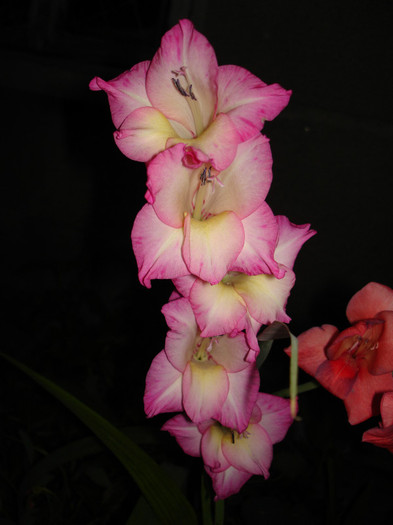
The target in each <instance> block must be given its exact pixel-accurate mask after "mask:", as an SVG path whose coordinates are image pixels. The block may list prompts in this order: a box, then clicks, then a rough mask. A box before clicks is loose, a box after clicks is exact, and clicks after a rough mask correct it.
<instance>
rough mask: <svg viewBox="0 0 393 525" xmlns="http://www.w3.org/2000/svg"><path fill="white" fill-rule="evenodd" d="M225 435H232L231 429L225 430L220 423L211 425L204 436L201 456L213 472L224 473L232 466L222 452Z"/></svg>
mask: <svg viewBox="0 0 393 525" xmlns="http://www.w3.org/2000/svg"><path fill="white" fill-rule="evenodd" d="M224 433H228V434H230V431H229V429H225V428H223V427H222V426H221V425H220V424H219V423H214V424H212V425H210V426H209V427H208V428H207V429H206V430H205V432H204V433H203V436H202V441H201V454H202V458H203V462H204V464H205V465H207V466H208V467H210V469H211V470H212V471H213V472H222V471H223V470H225V469H227V468H228V467H229V466H230V463H229V462H228V460H227V459H226V458H225V456H224V455H223V453H222V450H221V443H222V439H223V436H224Z"/></svg>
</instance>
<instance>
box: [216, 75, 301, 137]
mask: <svg viewBox="0 0 393 525" xmlns="http://www.w3.org/2000/svg"><path fill="white" fill-rule="evenodd" d="M217 87H218V92H217V99H218V105H217V113H226V114H227V115H229V116H230V117H231V119H232V120H233V122H234V123H235V125H236V128H237V129H238V130H239V132H240V134H241V137H242V140H243V141H244V140H247V139H248V138H250V137H251V136H252V135H253V134H255V131H260V130H261V129H262V127H263V123H264V121H265V120H273V119H274V118H275V117H276V116H277V115H278V114H279V113H280V112H281V111H282V110H283V109H284V108H285V106H286V105H287V104H288V102H289V97H290V96H291V91H286V90H285V89H283V88H282V87H281V86H279V85H278V84H272V85H270V86H267V85H266V84H265V83H264V82H262V81H261V80H260V79H259V78H257V77H256V76H254V75H253V74H252V73H250V72H249V71H247V70H246V69H243V68H242V67H239V66H220V67H219V68H218V77H217Z"/></svg>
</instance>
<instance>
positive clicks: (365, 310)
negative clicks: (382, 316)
mask: <svg viewBox="0 0 393 525" xmlns="http://www.w3.org/2000/svg"><path fill="white" fill-rule="evenodd" d="M383 310H393V290H392V289H391V288H389V287H388V286H385V285H383V284H379V283H373V282H371V283H368V284H366V286H364V287H363V288H362V289H361V290H359V291H358V292H357V293H355V295H354V296H353V297H352V299H351V300H350V301H349V303H348V306H347V311H346V314H347V317H348V320H349V322H350V323H354V322H356V321H359V320H361V319H371V318H373V317H375V316H376V315H377V313H378V312H382V311H383Z"/></svg>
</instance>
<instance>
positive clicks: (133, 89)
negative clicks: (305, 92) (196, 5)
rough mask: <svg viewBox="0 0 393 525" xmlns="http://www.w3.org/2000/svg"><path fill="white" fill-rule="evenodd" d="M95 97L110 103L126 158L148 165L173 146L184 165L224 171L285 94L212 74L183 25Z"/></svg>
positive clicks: (246, 75) (234, 72) (211, 58)
mask: <svg viewBox="0 0 393 525" xmlns="http://www.w3.org/2000/svg"><path fill="white" fill-rule="evenodd" d="M90 88H91V89H93V90H104V91H105V92H106V93H107V95H108V98H109V104H110V108H111V113H112V119H113V122H114V124H115V126H116V128H117V129H118V131H116V132H115V140H116V143H117V145H118V147H119V148H120V150H121V151H122V152H123V153H124V154H125V155H126V156H127V157H129V158H131V159H133V160H138V161H142V162H148V161H149V160H150V159H151V158H152V157H153V156H155V155H156V154H157V153H159V152H160V151H162V150H164V149H166V148H169V147H171V146H173V145H174V144H177V143H183V144H186V145H187V146H188V151H187V153H186V154H185V155H184V158H183V162H184V163H185V164H186V165H192V166H195V165H201V163H204V162H209V163H210V164H211V165H212V166H213V167H214V168H216V169H218V170H222V169H224V168H226V167H227V166H229V164H230V163H231V162H232V160H233V158H234V156H235V154H236V148H237V145H238V144H239V143H240V142H243V141H244V140H247V139H248V138H250V137H252V136H253V135H255V133H257V132H258V131H260V130H261V129H262V126H263V122H264V121H265V120H271V119H273V118H274V117H275V116H276V115H278V113H279V112H280V111H281V110H282V109H283V108H284V107H285V106H286V105H287V103H288V100H289V97H290V94H291V93H290V92H289V91H286V90H284V89H283V88H281V87H280V86H279V85H278V84H272V85H270V86H268V85H266V84H265V83H264V82H262V81H261V80H259V79H258V78H257V77H255V76H254V75H252V74H251V73H250V72H248V71H247V70H245V69H243V68H241V67H238V66H220V67H219V66H218V64H217V59H216V56H215V53H214V49H213V48H212V46H211V45H210V43H209V42H208V41H207V39H206V38H205V37H204V36H203V35H202V34H201V33H199V32H198V31H196V30H195V29H194V26H193V24H192V23H191V22H190V21H189V20H180V22H179V23H178V24H177V25H176V26H174V27H173V28H172V29H171V30H170V31H168V32H167V33H166V34H165V35H164V36H163V38H162V40H161V46H160V48H159V50H158V51H157V53H156V54H155V55H154V57H153V59H152V61H151V62H148V61H145V62H141V63H139V64H137V65H136V66H134V67H133V68H132V69H131V70H130V71H126V72H124V73H123V74H121V75H120V76H118V77H117V78H115V79H113V80H111V81H109V82H106V81H104V80H102V79H101V78H98V77H95V78H94V79H93V80H92V81H91V82H90Z"/></svg>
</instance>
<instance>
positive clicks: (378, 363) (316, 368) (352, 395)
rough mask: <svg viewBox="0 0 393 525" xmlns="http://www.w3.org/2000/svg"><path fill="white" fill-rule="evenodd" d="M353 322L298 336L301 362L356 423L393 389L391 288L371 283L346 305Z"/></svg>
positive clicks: (348, 316)
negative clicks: (344, 325) (337, 398)
mask: <svg viewBox="0 0 393 525" xmlns="http://www.w3.org/2000/svg"><path fill="white" fill-rule="evenodd" d="M346 314H347V318H348V320H349V322H350V323H352V325H351V326H350V327H349V328H347V329H345V330H343V331H342V332H339V331H338V330H337V328H336V327H335V326H332V325H323V326H322V327H321V328H319V327H314V328H311V329H310V330H307V331H306V332H304V333H303V334H301V335H300V336H299V338H298V343H299V366H300V367H301V368H303V370H305V371H306V372H307V373H308V374H311V375H312V376H314V377H315V378H316V379H317V380H318V381H319V382H320V383H321V385H322V386H323V387H325V388H326V389H327V390H329V391H330V392H331V393H332V394H334V395H336V396H337V397H339V398H340V399H343V400H344V403H345V407H346V409H347V412H348V419H349V422H350V423H351V424H352V425H354V424H357V423H360V422H361V421H364V420H365V419H368V418H369V417H371V416H373V415H377V414H378V413H379V402H380V399H381V396H382V394H383V393H384V392H386V391H387V390H393V377H392V371H393V290H392V289H390V288H388V287H387V286H384V285H382V284H378V283H373V282H371V283H369V284H367V285H366V286H365V287H364V288H362V289H361V290H360V291H359V292H357V293H356V294H355V295H354V296H353V297H352V299H351V300H350V301H349V303H348V306H347V311H346Z"/></svg>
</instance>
